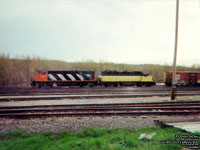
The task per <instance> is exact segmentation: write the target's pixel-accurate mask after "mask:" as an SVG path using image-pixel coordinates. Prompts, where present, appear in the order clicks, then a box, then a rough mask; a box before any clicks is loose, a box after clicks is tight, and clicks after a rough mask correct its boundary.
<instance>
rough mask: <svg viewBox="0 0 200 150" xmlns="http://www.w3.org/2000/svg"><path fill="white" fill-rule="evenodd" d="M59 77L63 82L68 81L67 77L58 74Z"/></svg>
mask: <svg viewBox="0 0 200 150" xmlns="http://www.w3.org/2000/svg"><path fill="white" fill-rule="evenodd" d="M57 76H58V77H59V78H60V79H61V80H63V81H66V79H65V77H64V76H63V75H62V74H60V73H59V74H57Z"/></svg>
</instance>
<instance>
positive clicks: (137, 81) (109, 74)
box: [101, 71, 155, 86]
mask: <svg viewBox="0 0 200 150" xmlns="http://www.w3.org/2000/svg"><path fill="white" fill-rule="evenodd" d="M101 84H102V85H104V86H110V85H113V86H118V85H137V86H142V85H146V86H151V85H154V84H155V82H154V80H153V78H152V76H151V75H148V74H147V73H143V72H139V71H134V72H117V71H104V72H102V75H101Z"/></svg>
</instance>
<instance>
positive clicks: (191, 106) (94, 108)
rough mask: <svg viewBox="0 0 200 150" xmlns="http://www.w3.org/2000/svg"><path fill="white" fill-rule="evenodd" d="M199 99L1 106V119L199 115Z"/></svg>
mask: <svg viewBox="0 0 200 150" xmlns="http://www.w3.org/2000/svg"><path fill="white" fill-rule="evenodd" d="M198 114H200V101H190V102H189V101H188V102H170V103H169V102H159V103H113V104H73V105H72V104H71V105H34V106H1V107H0V118H40V117H52V116H56V117H88V116H101V117H102V116H133V117H134V116H144V115H145V116H147V115H153V116H154V115H156V116H157V115H176V116H179V115H180V116H183V115H198Z"/></svg>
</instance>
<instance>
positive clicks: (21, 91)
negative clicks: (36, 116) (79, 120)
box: [0, 86, 200, 96]
mask: <svg viewBox="0 0 200 150" xmlns="http://www.w3.org/2000/svg"><path fill="white" fill-rule="evenodd" d="M170 91H171V87H167V86H152V87H134V86H133V87H126V86H125V87H117V88H116V87H107V88H105V87H98V86H97V87H93V88H90V87H83V88H80V87H56V88H49V87H43V88H32V87H0V95H1V96H7V95H9V96H11V95H13V96H16V95H41V94H42V95H49V94H53V95H62V94H71V95H73V94H85V93H90V94H98V93H102V94H108V93H113V94H118V93H125V94H130V93H138V92H143V93H148V92H152V93H153V92H154V93H157V92H170ZM177 91H178V92H199V91H200V87H177Z"/></svg>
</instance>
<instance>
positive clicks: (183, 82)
mask: <svg viewBox="0 0 200 150" xmlns="http://www.w3.org/2000/svg"><path fill="white" fill-rule="evenodd" d="M175 80H176V84H177V85H180V86H197V85H200V72H189V71H177V72H176V76H175ZM164 83H165V85H167V86H170V85H172V72H165V73H164Z"/></svg>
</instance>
